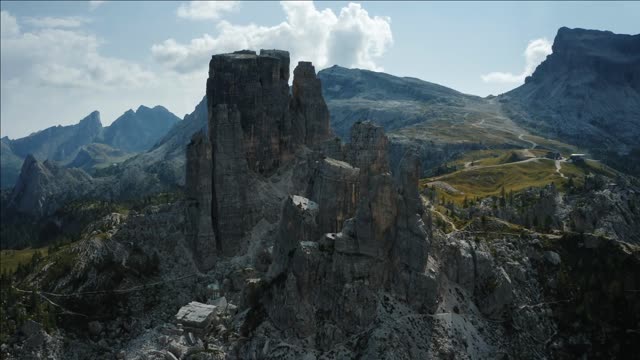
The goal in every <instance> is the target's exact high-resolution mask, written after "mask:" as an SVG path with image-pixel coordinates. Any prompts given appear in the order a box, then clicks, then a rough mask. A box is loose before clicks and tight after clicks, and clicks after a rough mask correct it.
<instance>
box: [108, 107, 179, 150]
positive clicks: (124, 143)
mask: <svg viewBox="0 0 640 360" xmlns="http://www.w3.org/2000/svg"><path fill="white" fill-rule="evenodd" d="M179 121H180V118H178V117H177V116H175V115H174V114H172V113H171V112H170V111H169V110H167V109H166V108H164V107H162V106H156V107H154V108H148V107H146V106H142V105H141V106H140V107H138V110H136V111H133V110H129V111H127V112H125V113H124V114H123V115H122V116H120V117H119V118H117V119H116V120H115V121H114V122H113V123H112V124H111V125H110V126H107V127H105V128H104V131H103V133H102V139H101V140H102V141H101V142H104V143H105V144H108V145H110V146H111V147H113V148H117V149H121V150H124V151H127V152H141V151H146V150H149V149H150V148H151V147H152V146H153V145H155V144H156V142H157V141H158V140H160V139H161V138H162V137H163V136H164V135H165V134H166V133H167V131H169V129H171V127H172V126H173V125H175V124H176V123H178V122H179Z"/></svg>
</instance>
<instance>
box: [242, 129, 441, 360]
mask: <svg viewBox="0 0 640 360" xmlns="http://www.w3.org/2000/svg"><path fill="white" fill-rule="evenodd" d="M352 139H353V142H352V143H350V144H347V145H346V149H351V150H352V152H351V153H350V154H348V157H349V158H351V159H355V160H354V162H355V163H357V164H359V165H360V166H361V168H357V167H354V166H352V165H354V164H349V163H346V162H343V161H339V160H335V159H332V158H328V157H326V158H324V159H322V160H318V161H317V164H316V170H315V172H314V173H313V175H312V176H311V177H310V178H309V181H310V186H309V188H308V189H309V190H308V193H309V196H310V197H312V199H314V201H311V200H309V199H306V198H304V197H301V196H291V197H289V198H288V199H286V200H285V203H284V205H283V210H282V218H281V221H280V227H279V231H278V235H277V237H276V238H275V244H274V248H273V249H274V250H273V263H272V264H271V268H270V270H269V272H268V275H267V277H266V279H265V281H264V287H263V290H262V291H264V293H262V294H260V296H259V297H260V299H261V302H260V304H259V305H256V307H254V309H253V311H257V312H261V311H264V312H266V314H267V316H266V318H267V319H269V321H265V322H264V323H263V324H262V325H261V326H263V328H262V330H264V329H267V328H269V327H270V326H274V327H275V328H276V329H283V330H282V333H281V334H280V335H281V336H283V337H284V338H286V339H291V341H294V342H295V341H296V340H295V339H299V338H305V337H313V338H314V339H315V343H312V344H308V346H309V348H313V349H315V350H317V351H321V352H322V351H327V350H328V349H331V348H334V346H335V344H336V343H339V342H340V341H341V339H343V338H344V337H345V336H347V335H348V334H354V333H360V332H362V331H365V329H367V328H368V327H370V326H374V324H375V322H376V321H379V319H378V316H379V312H380V306H386V305H382V303H384V302H385V300H384V299H386V298H385V297H384V296H383V295H382V294H383V293H384V292H386V293H390V294H393V296H394V297H396V298H398V299H402V300H403V301H404V302H405V303H406V304H407V305H408V306H410V307H412V308H413V309H415V311H426V310H428V309H433V306H434V304H435V295H436V291H435V290H436V281H435V278H434V277H433V276H432V275H430V274H428V273H427V272H426V271H425V270H426V263H427V257H428V251H427V250H428V247H429V245H430V235H429V234H428V233H427V231H426V228H425V226H424V224H423V222H422V219H421V213H422V205H421V202H420V199H419V197H418V174H419V165H418V161H417V158H416V157H410V156H407V159H406V161H405V162H404V163H403V164H402V165H401V166H399V168H400V169H401V172H400V173H399V174H397V178H398V180H394V178H393V177H392V176H391V174H390V173H389V171H388V160H387V156H386V154H387V151H388V149H387V144H388V141H387V139H386V136H385V135H384V132H383V131H382V130H381V128H379V127H377V126H375V125H373V124H372V123H369V122H365V123H359V124H356V125H354V127H353V129H352ZM330 192H332V193H333V194H332V195H333V196H334V198H331V199H330V198H329V194H328V193H330ZM347 216H348V217H349V218H347V219H345V220H344V221H343V222H342V223H341V224H339V225H338V224H337V222H338V220H339V219H341V218H342V217H347ZM335 227H338V228H340V229H341V230H340V232H339V233H326V231H323V230H325V229H327V228H335ZM377 319H378V320H377ZM267 324H269V325H267ZM264 326H266V327H264ZM262 330H257V331H256V333H257V334H260V333H261V331H262ZM256 333H254V337H253V338H252V340H251V341H252V342H253V341H255V342H257V343H260V341H263V340H264V338H262V335H258V336H255V334H256ZM253 346H256V343H249V344H247V347H246V348H243V349H242V351H244V350H246V349H249V348H251V347H253ZM334 349H335V348H334ZM245 355H247V354H243V353H241V357H242V356H245Z"/></svg>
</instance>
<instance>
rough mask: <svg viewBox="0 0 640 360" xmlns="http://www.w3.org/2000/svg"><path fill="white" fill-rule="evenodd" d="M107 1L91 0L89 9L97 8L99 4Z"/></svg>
mask: <svg viewBox="0 0 640 360" xmlns="http://www.w3.org/2000/svg"><path fill="white" fill-rule="evenodd" d="M104 3H106V1H105V0H91V1H89V9H91V10H95V9H97V8H98V6H100V5H102V4H104Z"/></svg>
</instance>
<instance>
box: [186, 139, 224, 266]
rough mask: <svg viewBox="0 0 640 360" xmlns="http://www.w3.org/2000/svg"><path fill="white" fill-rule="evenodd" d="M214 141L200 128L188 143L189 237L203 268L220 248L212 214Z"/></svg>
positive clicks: (211, 260)
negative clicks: (212, 157)
mask: <svg viewBox="0 0 640 360" xmlns="http://www.w3.org/2000/svg"><path fill="white" fill-rule="evenodd" d="M212 165H213V164H212V162H211V143H210V142H209V139H208V138H207V136H206V135H205V134H204V133H203V132H201V131H199V132H197V133H195V134H194V136H193V137H192V138H191V142H190V143H189V145H188V146H187V176H186V180H187V184H186V187H185V189H186V194H185V197H186V204H185V205H186V212H187V214H186V216H185V221H186V222H187V224H186V238H187V241H188V242H189V244H190V246H191V247H192V249H193V250H194V251H193V253H194V255H195V257H196V258H197V259H196V260H197V261H198V263H199V264H200V266H201V267H202V268H203V269H210V268H211V267H212V266H213V264H214V261H215V257H216V253H217V251H218V250H219V249H218V248H217V244H216V238H215V234H214V233H213V224H212V216H211V196H212V191H211V187H212V185H213V182H212V181H211V175H212V171H211V167H212Z"/></svg>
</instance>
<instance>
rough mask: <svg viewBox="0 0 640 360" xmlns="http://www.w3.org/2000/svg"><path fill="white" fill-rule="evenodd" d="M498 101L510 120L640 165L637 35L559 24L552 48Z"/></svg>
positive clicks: (638, 169)
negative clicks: (639, 159) (521, 80)
mask: <svg viewBox="0 0 640 360" xmlns="http://www.w3.org/2000/svg"><path fill="white" fill-rule="evenodd" d="M500 101H502V102H503V103H504V104H505V107H506V109H507V110H508V112H509V113H510V115H511V116H512V118H513V119H514V120H516V121H517V122H519V123H520V124H522V125H524V126H526V127H527V128H529V129H531V130H532V131H535V132H537V133H538V134H540V135H543V136H550V137H554V138H560V139H564V140H565V141H570V142H572V143H574V144H576V145H579V146H582V147H584V148H586V149H587V150H589V151H590V152H591V153H592V154H593V155H594V156H596V157H599V158H602V159H604V160H608V161H609V162H611V163H613V164H615V165H618V167H619V168H622V169H626V170H627V171H631V172H634V173H640V165H638V164H635V163H636V162H629V161H628V158H629V157H632V158H636V159H637V158H638V157H639V156H640V146H639V145H638V141H637V138H638V136H639V135H640V35H620V34H614V33H612V32H609V31H596V30H584V29H569V28H561V29H559V30H558V34H557V35H556V38H555V40H554V43H553V53H552V54H551V55H549V56H548V57H547V59H546V60H545V61H544V62H543V63H542V64H540V65H539V66H538V68H537V69H536V71H535V72H534V73H533V75H532V76H530V77H528V78H527V79H526V81H525V84H524V85H522V86H520V87H518V88H516V89H514V90H512V91H510V92H508V93H506V94H504V95H502V96H501V97H500Z"/></svg>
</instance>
